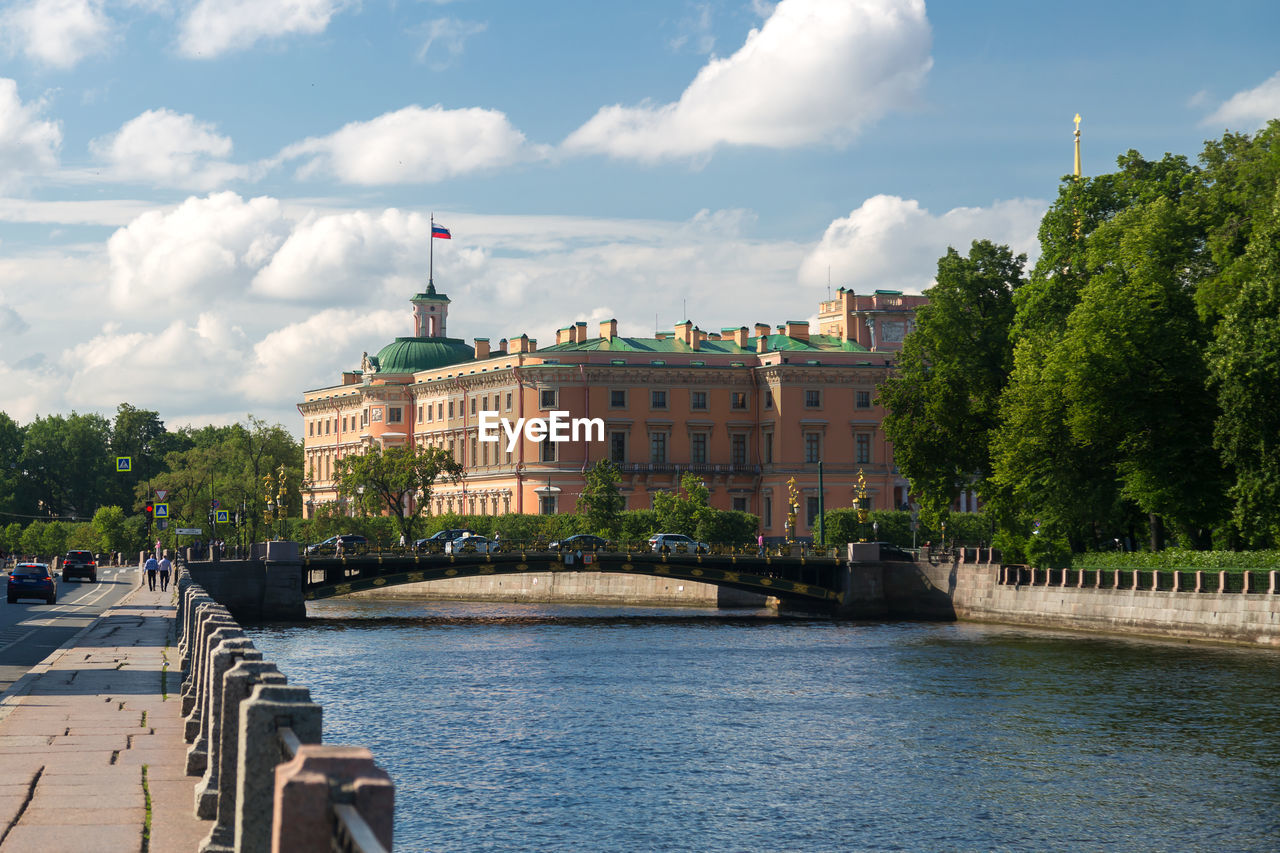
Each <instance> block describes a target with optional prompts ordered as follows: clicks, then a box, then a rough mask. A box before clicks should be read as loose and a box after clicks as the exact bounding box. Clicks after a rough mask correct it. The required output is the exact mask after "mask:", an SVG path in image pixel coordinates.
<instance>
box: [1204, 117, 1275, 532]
mask: <svg viewBox="0 0 1280 853" xmlns="http://www.w3.org/2000/svg"><path fill="white" fill-rule="evenodd" d="M1277 128H1280V124H1278V123H1276V122H1272V129H1273V130H1275V129H1277ZM1248 255H1249V263H1250V267H1251V269H1252V278H1251V279H1250V280H1249V281H1247V282H1246V283H1245V284H1244V286H1243V288H1242V289H1241V291H1240V293H1239V295H1238V297H1237V298H1236V299H1235V301H1234V302H1233V303H1232V304H1231V306H1230V307H1229V308H1228V309H1227V310H1226V314H1225V316H1224V318H1223V320H1222V323H1221V324H1220V325H1219V327H1218V335H1217V340H1216V341H1215V342H1214V344H1213V347H1212V349H1211V351H1210V363H1211V365H1212V372H1213V380H1214V383H1215V384H1216V387H1217V389H1218V402H1219V404H1220V408H1221V413H1220V415H1219V417H1218V420H1217V423H1216V424H1215V426H1214V445H1215V446H1216V447H1217V448H1218V449H1219V450H1220V451H1221V452H1222V454H1223V457H1224V459H1225V461H1226V462H1227V463H1228V464H1229V465H1230V467H1231V469H1232V471H1233V474H1234V482H1232V483H1231V485H1230V495H1231V498H1232V501H1233V511H1232V520H1233V521H1234V523H1235V525H1236V527H1237V529H1238V530H1239V532H1240V534H1241V536H1242V537H1243V539H1244V541H1245V543H1246V544H1248V545H1250V546H1252V547H1258V548H1264V547H1272V548H1274V547H1276V545H1277V543H1280V185H1278V186H1277V189H1276V192H1275V196H1274V200H1273V202H1272V207H1271V212H1270V215H1269V216H1268V217H1266V219H1265V221H1264V222H1262V223H1260V225H1259V226H1258V228H1257V230H1256V232H1255V234H1254V236H1253V239H1252V240H1251V242H1250V245H1249V250H1248Z"/></svg>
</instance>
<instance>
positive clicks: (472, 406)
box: [471, 397, 476, 418]
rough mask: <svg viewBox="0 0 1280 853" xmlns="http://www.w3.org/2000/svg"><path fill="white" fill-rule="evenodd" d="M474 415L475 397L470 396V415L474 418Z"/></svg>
mask: <svg viewBox="0 0 1280 853" xmlns="http://www.w3.org/2000/svg"><path fill="white" fill-rule="evenodd" d="M475 416H476V398H475V397H472V398H471V417H473V418H474V417H475Z"/></svg>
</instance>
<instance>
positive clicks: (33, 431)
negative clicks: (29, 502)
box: [20, 412, 115, 516]
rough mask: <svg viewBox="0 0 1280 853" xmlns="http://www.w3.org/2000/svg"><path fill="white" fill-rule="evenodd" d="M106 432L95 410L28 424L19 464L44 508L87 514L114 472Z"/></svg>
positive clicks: (58, 513) (56, 512)
mask: <svg viewBox="0 0 1280 853" xmlns="http://www.w3.org/2000/svg"><path fill="white" fill-rule="evenodd" d="M110 434H111V427H110V424H108V423H107V420H106V418H103V417H102V416H101V415H79V414H76V413H74V412H73V413H71V414H70V415H68V416H66V417H63V416H62V415H51V416H49V417H47V418H36V420H34V421H32V422H31V423H30V424H28V426H27V429H26V440H25V442H24V443H23V448H22V458H21V463H20V465H21V468H22V469H23V471H24V473H25V475H26V476H27V477H28V478H29V482H30V484H31V486H32V489H33V492H34V495H35V497H36V498H37V500H38V501H39V503H40V506H41V508H42V509H43V511H44V512H45V513H47V514H49V515H51V516H64V515H78V514H83V515H85V516H92V514H93V511H94V510H96V509H97V508H98V505H99V503H100V502H101V499H102V496H103V494H104V492H105V489H106V486H107V482H108V477H109V476H112V475H113V474H114V472H115V463H114V460H109V459H108V457H109V456H110V450H109V444H110Z"/></svg>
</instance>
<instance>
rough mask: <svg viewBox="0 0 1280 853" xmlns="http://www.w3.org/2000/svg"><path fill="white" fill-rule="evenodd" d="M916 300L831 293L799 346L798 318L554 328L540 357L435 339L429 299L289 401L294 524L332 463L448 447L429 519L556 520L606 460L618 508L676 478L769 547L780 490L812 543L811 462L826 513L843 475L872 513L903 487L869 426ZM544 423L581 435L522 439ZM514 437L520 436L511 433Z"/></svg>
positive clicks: (321, 499)
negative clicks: (644, 332) (647, 329)
mask: <svg viewBox="0 0 1280 853" xmlns="http://www.w3.org/2000/svg"><path fill="white" fill-rule="evenodd" d="M926 301H927V300H926V299H925V297H922V296H907V295H903V294H902V293H899V292H896V291H876V292H875V293H873V294H871V295H862V296H859V295H855V294H854V293H853V291H851V290H846V289H844V288H841V289H840V290H839V291H838V292H837V296H836V298H834V299H831V300H829V301H825V302H822V303H821V304H820V308H819V312H818V329H817V331H816V332H815V331H814V330H811V329H810V327H809V323H808V322H807V321H798V320H790V321H787V322H786V323H784V324H781V325H777V326H770V325H768V324H764V323H756V324H755V325H754V326H751V327H748V326H737V327H729V328H722V329H720V330H718V331H716V332H707V331H703V330H702V329H700V328H698V327H696V326H695V325H694V324H693V323H692V322H689V321H686V322H684V323H681V324H680V325H678V326H676V327H675V328H674V329H673V330H672V331H669V332H657V333H655V334H654V336H653V337H651V338H635V337H624V336H621V335H619V334H618V323H617V321H616V320H610V321H608V322H605V323H601V324H599V328H598V329H595V330H592V329H588V326H587V324H586V323H582V322H576V323H573V324H572V325H568V326H565V327H564V328H562V329H560V330H559V331H558V332H557V333H556V341H555V343H554V344H552V345H550V346H544V347H541V348H539V346H538V342H537V341H536V340H533V339H530V338H529V337H528V336H527V335H524V334H522V335H520V336H519V337H514V338H511V339H510V340H502V341H500V342H498V344H497V345H496V346H491V345H490V342H489V340H488V339H486V338H476V339H475V341H474V344H473V345H468V344H467V343H466V342H464V341H463V340H461V339H458V338H450V337H448V336H447V333H446V326H447V320H448V313H449V298H448V297H447V296H445V295H444V294H442V293H437V292H436V290H435V287H434V284H429V285H428V287H427V290H426V291H425V292H423V293H419V294H417V295H415V296H414V297H413V298H412V299H411V300H410V303H411V305H412V319H413V331H414V334H413V336H412V337H403V338H396V339H395V341H393V342H391V343H390V344H387V345H386V346H385V347H383V348H382V349H381V350H380V351H379V352H378V354H377V355H376V356H370V355H368V354H367V353H366V354H365V356H364V358H363V359H362V362H361V366H360V369H359V370H351V371H347V372H344V373H343V374H342V377H341V381H340V382H339V383H338V384H336V385H333V386H330V387H327V388H318V389H315V390H312V391H307V392H306V393H305V394H304V399H303V401H302V403H300V404H299V406H298V410H299V412H300V413H301V415H302V418H303V421H304V432H303V435H304V448H305V457H306V458H305V471H306V475H307V478H306V483H305V484H304V489H303V501H304V504H305V514H306V516H307V517H311V516H312V515H313V514H314V512H315V508H316V507H317V506H319V505H321V504H324V503H327V502H332V501H336V500H338V495H337V492H336V490H335V488H334V483H333V479H332V477H333V473H334V470H335V467H336V463H337V460H338V459H340V458H341V457H342V456H344V455H346V454H348V453H360V452H362V451H363V450H364V449H365V448H366V447H368V446H370V445H372V444H373V443H375V442H376V443H378V444H380V445H382V446H384V447H389V446H394V445H398V444H404V443H406V442H416V443H418V444H420V445H433V446H436V447H442V448H447V449H448V450H449V451H450V452H451V453H453V454H454V457H455V458H456V459H457V460H458V461H459V462H460V463H461V464H462V465H463V466H464V468H465V470H466V477H465V479H464V480H463V481H462V482H461V483H459V484H457V485H456V486H455V485H453V484H449V483H441V484H439V485H437V486H436V488H435V490H434V491H433V493H432V495H431V505H430V506H429V507H427V508H426V509H427V511H428V513H430V514H440V513H445V512H455V513H463V514H498V513H507V512H522V513H557V512H572V511H574V509H575V506H576V503H577V496H578V494H579V493H580V492H581V490H582V487H583V483H584V479H583V474H584V472H585V471H586V470H587V469H588V468H589V467H590V466H591V465H592V464H593V463H595V462H596V461H597V460H599V459H605V458H607V459H611V460H613V461H614V462H616V463H617V465H618V467H619V469H620V470H621V472H622V492H623V494H624V495H625V496H626V498H627V507H628V508H629V509H639V508H647V507H650V506H652V502H653V495H654V493H656V492H659V491H671V490H674V489H677V488H678V487H679V484H680V479H681V477H682V475H683V474H685V473H687V472H692V473H694V474H696V475H698V476H699V477H701V478H702V481H703V482H704V483H705V484H706V485H707V487H708V489H709V490H710V493H711V504H712V506H714V507H716V508H718V509H732V510H742V511H745V512H750V513H753V514H755V515H758V516H759V517H760V519H761V524H762V527H763V532H764V534H765V535H766V536H781V535H783V534H784V532H785V529H784V527H785V524H786V517H787V511H788V507H787V503H788V489H787V482H788V481H789V480H790V479H791V478H793V477H794V478H795V480H796V485H797V488H798V491H799V496H800V497H799V506H798V511H797V527H798V529H797V531H796V533H797V535H799V536H808V535H811V531H812V530H813V528H814V527H815V526H816V517H817V513H818V463H819V462H821V463H822V468H823V477H824V490H825V500H826V508H827V509H828V510H830V509H837V508H841V507H849V506H851V505H852V502H853V499H854V489H855V487H856V483H857V479H858V473H859V471H862V472H864V474H865V477H866V482H867V492H868V496H869V498H870V500H871V508H873V509H885V508H900V507H903V506H905V505H906V503H907V495H908V484H907V482H906V480H904V479H903V478H902V477H901V476H900V475H899V473H898V471H897V468H896V467H895V465H894V462H893V451H892V447H891V446H890V443H889V441H888V440H887V439H886V437H885V435H884V431H883V429H882V426H881V424H882V421H883V418H884V411H883V409H882V408H881V407H880V406H879V405H878V404H877V402H876V386H877V385H878V384H879V383H880V382H881V381H882V380H883V378H884V377H885V375H886V373H887V372H888V371H890V370H892V369H893V358H894V355H895V354H896V353H897V352H898V350H900V349H901V347H902V341H903V338H904V337H905V336H906V335H907V334H908V333H909V332H910V331H911V329H912V327H913V322H914V314H915V309H916V307H917V306H919V305H920V304H922V303H924V302H926ZM486 413H488V414H486ZM553 413H559V415H553ZM553 417H563V418H569V419H580V420H581V421H583V422H584V423H595V424H596V425H597V428H596V429H585V430H579V431H578V433H577V434H576V435H574V434H571V433H568V431H567V430H566V433H567V435H566V437H567V439H568V440H565V441H550V440H542V441H539V440H537V438H538V437H539V431H538V429H536V428H534V427H536V424H533V423H532V422H533V421H534V419H543V420H544V421H549V420H551V419H552V418H553ZM521 418H523V419H525V420H524V421H520V420H519V419H521ZM497 421H505V422H506V424H507V431H504V430H503V429H497V430H496V432H497V439H498V440H497V441H484V440H482V438H483V437H484V436H485V435H486V431H485V430H484V429H482V427H483V426H484V425H485V424H488V425H489V426H490V429H489V430H488V432H487V434H488V435H490V436H492V434H493V428H492V425H493V424H494V423H495V422H497ZM522 423H523V424H527V425H530V426H529V428H526V429H524V430H522V431H520V432H515V431H514V429H512V426H513V425H519V424H522Z"/></svg>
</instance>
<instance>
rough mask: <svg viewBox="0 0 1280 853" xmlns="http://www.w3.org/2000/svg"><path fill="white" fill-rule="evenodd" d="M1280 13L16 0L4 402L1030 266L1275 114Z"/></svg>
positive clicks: (692, 314) (717, 3)
mask: <svg viewBox="0 0 1280 853" xmlns="http://www.w3.org/2000/svg"><path fill="white" fill-rule="evenodd" d="M1277 32H1280V4H1277V3H1275V2H1274V0H1257V1H1256V2H1253V0H1240V2H1233V0H1224V2H1222V3H1217V4H1205V3H1203V2H1199V1H1198V0H1197V2H1183V0H1167V2H1164V3H1162V4H1159V5H1155V4H1151V3H1142V2H1124V0H1119V2H1117V0H1109V2H1093V0H1077V1H1076V2H1052V0H1045V2H1036V3H1027V2H1023V0H1003V1H1001V0H945V2H930V3H928V4H926V3H925V2H923V0H781V2H776V3H773V2H767V0H705V2H695V0H649V2H646V3H611V2H587V0H574V2H558V0H544V2H541V3H529V2H527V0H456V2H450V0H363V2H361V0H10V1H9V2H0V411H4V412H6V413H7V414H8V415H9V416H10V417H12V418H14V419H15V420H17V421H18V422H19V423H29V422H30V421H32V420H33V419H35V418H37V417H41V416H48V415H52V414H68V413H70V412H72V411H76V412H81V413H88V412H97V413H101V414H104V415H107V416H111V415H112V414H113V413H114V412H115V410H116V407H117V405H118V404H120V403H122V402H127V403H130V404H132V405H134V406H137V407H140V408H145V409H153V410H156V411H158V412H159V413H160V416H161V418H162V419H163V420H164V421H165V422H166V424H167V425H168V426H170V427H171V428H176V427H178V426H183V425H187V424H190V425H195V426H199V425H203V424H206V423H215V424H225V423H233V422H236V421H243V420H245V418H246V417H247V415H249V414H253V415H255V416H257V417H260V418H264V419H266V420H267V421H269V422H273V423H275V422H278V423H281V424H284V425H285V426H286V427H287V428H289V429H291V430H293V431H294V433H295V434H301V419H300V417H299V415H298V414H297V410H296V408H295V405H296V403H297V402H298V401H300V400H301V397H302V393H303V392H304V391H305V390H308V389H313V388H318V387H324V386H328V385H332V384H335V383H336V382H337V381H338V380H339V373H340V372H341V371H342V370H350V369H354V368H357V367H358V366H359V364H360V358H361V353H362V352H364V351H368V352H370V353H376V352H377V351H378V350H379V349H381V348H382V347H383V346H384V345H386V344H387V343H390V342H391V341H392V340H393V339H394V338H395V337H396V336H397V335H411V334H412V333H413V332H412V322H411V318H410V312H409V303H408V300H409V298H410V297H411V296H412V295H413V294H414V293H416V292H419V291H420V290H422V289H423V288H424V287H425V284H426V280H427V275H428V248H429V247H428V243H429V242H431V241H430V239H429V237H428V234H429V232H430V222H431V218H432V216H434V217H435V220H436V221H437V222H438V223H440V224H442V225H444V226H446V227H448V228H449V229H450V230H451V232H452V234H453V239H451V240H448V241H445V240H436V241H434V242H435V247H434V248H435V253H434V280H435V284H436V288H437V290H438V291H440V292H443V293H446V294H448V296H449V297H450V299H451V300H452V303H451V306H450V315H449V327H448V331H449V334H450V336H451V337H459V338H464V339H466V340H467V341H468V342H471V340H472V339H473V338H476V337H487V338H490V339H491V340H492V341H493V342H495V343H496V342H497V341H498V340H499V339H501V338H504V337H507V338H509V337H511V336H514V335H519V334H520V333H522V332H527V333H528V334H530V335H531V336H532V337H536V338H538V340H539V341H540V342H542V343H554V340H555V330H556V329H557V328H560V327H562V326H566V325H569V324H570V323H572V322H575V321H586V322H588V323H589V324H591V325H590V328H591V329H592V330H594V329H595V328H596V325H595V324H596V323H597V322H598V321H601V320H607V319H610V318H617V319H618V320H619V328H620V332H621V333H622V334H624V335H645V336H651V335H652V334H653V332H654V330H655V329H670V328H671V327H672V326H673V325H674V324H676V323H678V322H680V321H682V320H684V319H686V318H687V319H690V320H692V321H693V322H694V323H695V324H697V325H698V326H700V327H701V328H703V329H708V330H713V331H714V330H718V329H720V328H722V327H727V326H740V325H751V324H754V323H756V322H765V323H770V324H774V325H776V324H780V323H783V322H785V321H787V320H793V319H805V318H813V317H815V316H816V312H817V305H818V302H819V301H820V300H822V299H825V298H827V295H828V293H829V292H831V291H832V290H834V289H835V288H839V287H847V288H852V289H854V290H855V291H857V292H859V293H869V292H871V291H873V290H876V289H891V290H902V291H905V292H909V293H918V292H920V291H922V290H924V289H926V288H927V287H929V285H930V283H931V282H932V279H933V274H934V272H935V270H936V265H937V259H938V257H939V256H941V255H943V254H945V252H946V251H947V248H948V247H949V246H951V247H955V248H957V249H959V250H960V251H962V252H964V251H967V249H968V246H969V244H970V243H971V242H972V241H973V240H975V239H989V240H993V241H995V242H998V243H1005V244H1008V245H1010V246H1011V247H1013V248H1014V249H1015V251H1018V252H1024V253H1026V254H1027V255H1028V257H1029V259H1030V262H1034V260H1035V257H1036V254H1037V244H1036V238H1035V235H1036V229H1037V226H1038V222H1039V219H1040V216H1041V215H1042V214H1043V212H1044V210H1045V209H1046V207H1047V206H1048V204H1049V202H1050V200H1051V199H1053V198H1054V197H1055V196H1056V193H1057V189H1058V186H1059V183H1060V181H1061V180H1062V178H1063V176H1064V175H1066V174H1067V173H1068V172H1070V171H1071V168H1072V133H1073V130H1074V123H1073V117H1074V116H1075V114H1076V113H1079V114H1080V115H1081V116H1082V122H1081V125H1080V130H1081V135H1082V151H1083V167H1084V172H1085V173H1086V174H1098V173H1103V172H1107V171H1111V170H1112V169H1113V168H1114V166H1115V161H1116V157H1117V156H1118V155H1120V154H1122V153H1124V152H1125V151H1127V150H1129V149H1136V150H1138V151H1139V152H1141V153H1142V154H1143V155H1145V156H1148V157H1152V158H1158V157H1160V156H1162V155H1163V154H1164V153H1165V152H1173V153H1178V154H1185V155H1187V156H1188V157H1192V158H1194V157H1195V156H1196V155H1198V153H1199V152H1200V150H1201V149H1202V148H1203V144H1204V141H1205V140H1206V139H1212V138H1218V137H1220V136H1221V135H1222V134H1223V133H1224V132H1225V131H1227V130H1231V131H1235V132H1253V131H1256V130H1257V129H1258V128H1260V127H1262V125H1263V124H1265V122H1266V121H1267V120H1268V119H1270V118H1274V117H1277V116H1280V51H1278V50H1277V49H1276V47H1275V34H1276V33H1277Z"/></svg>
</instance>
